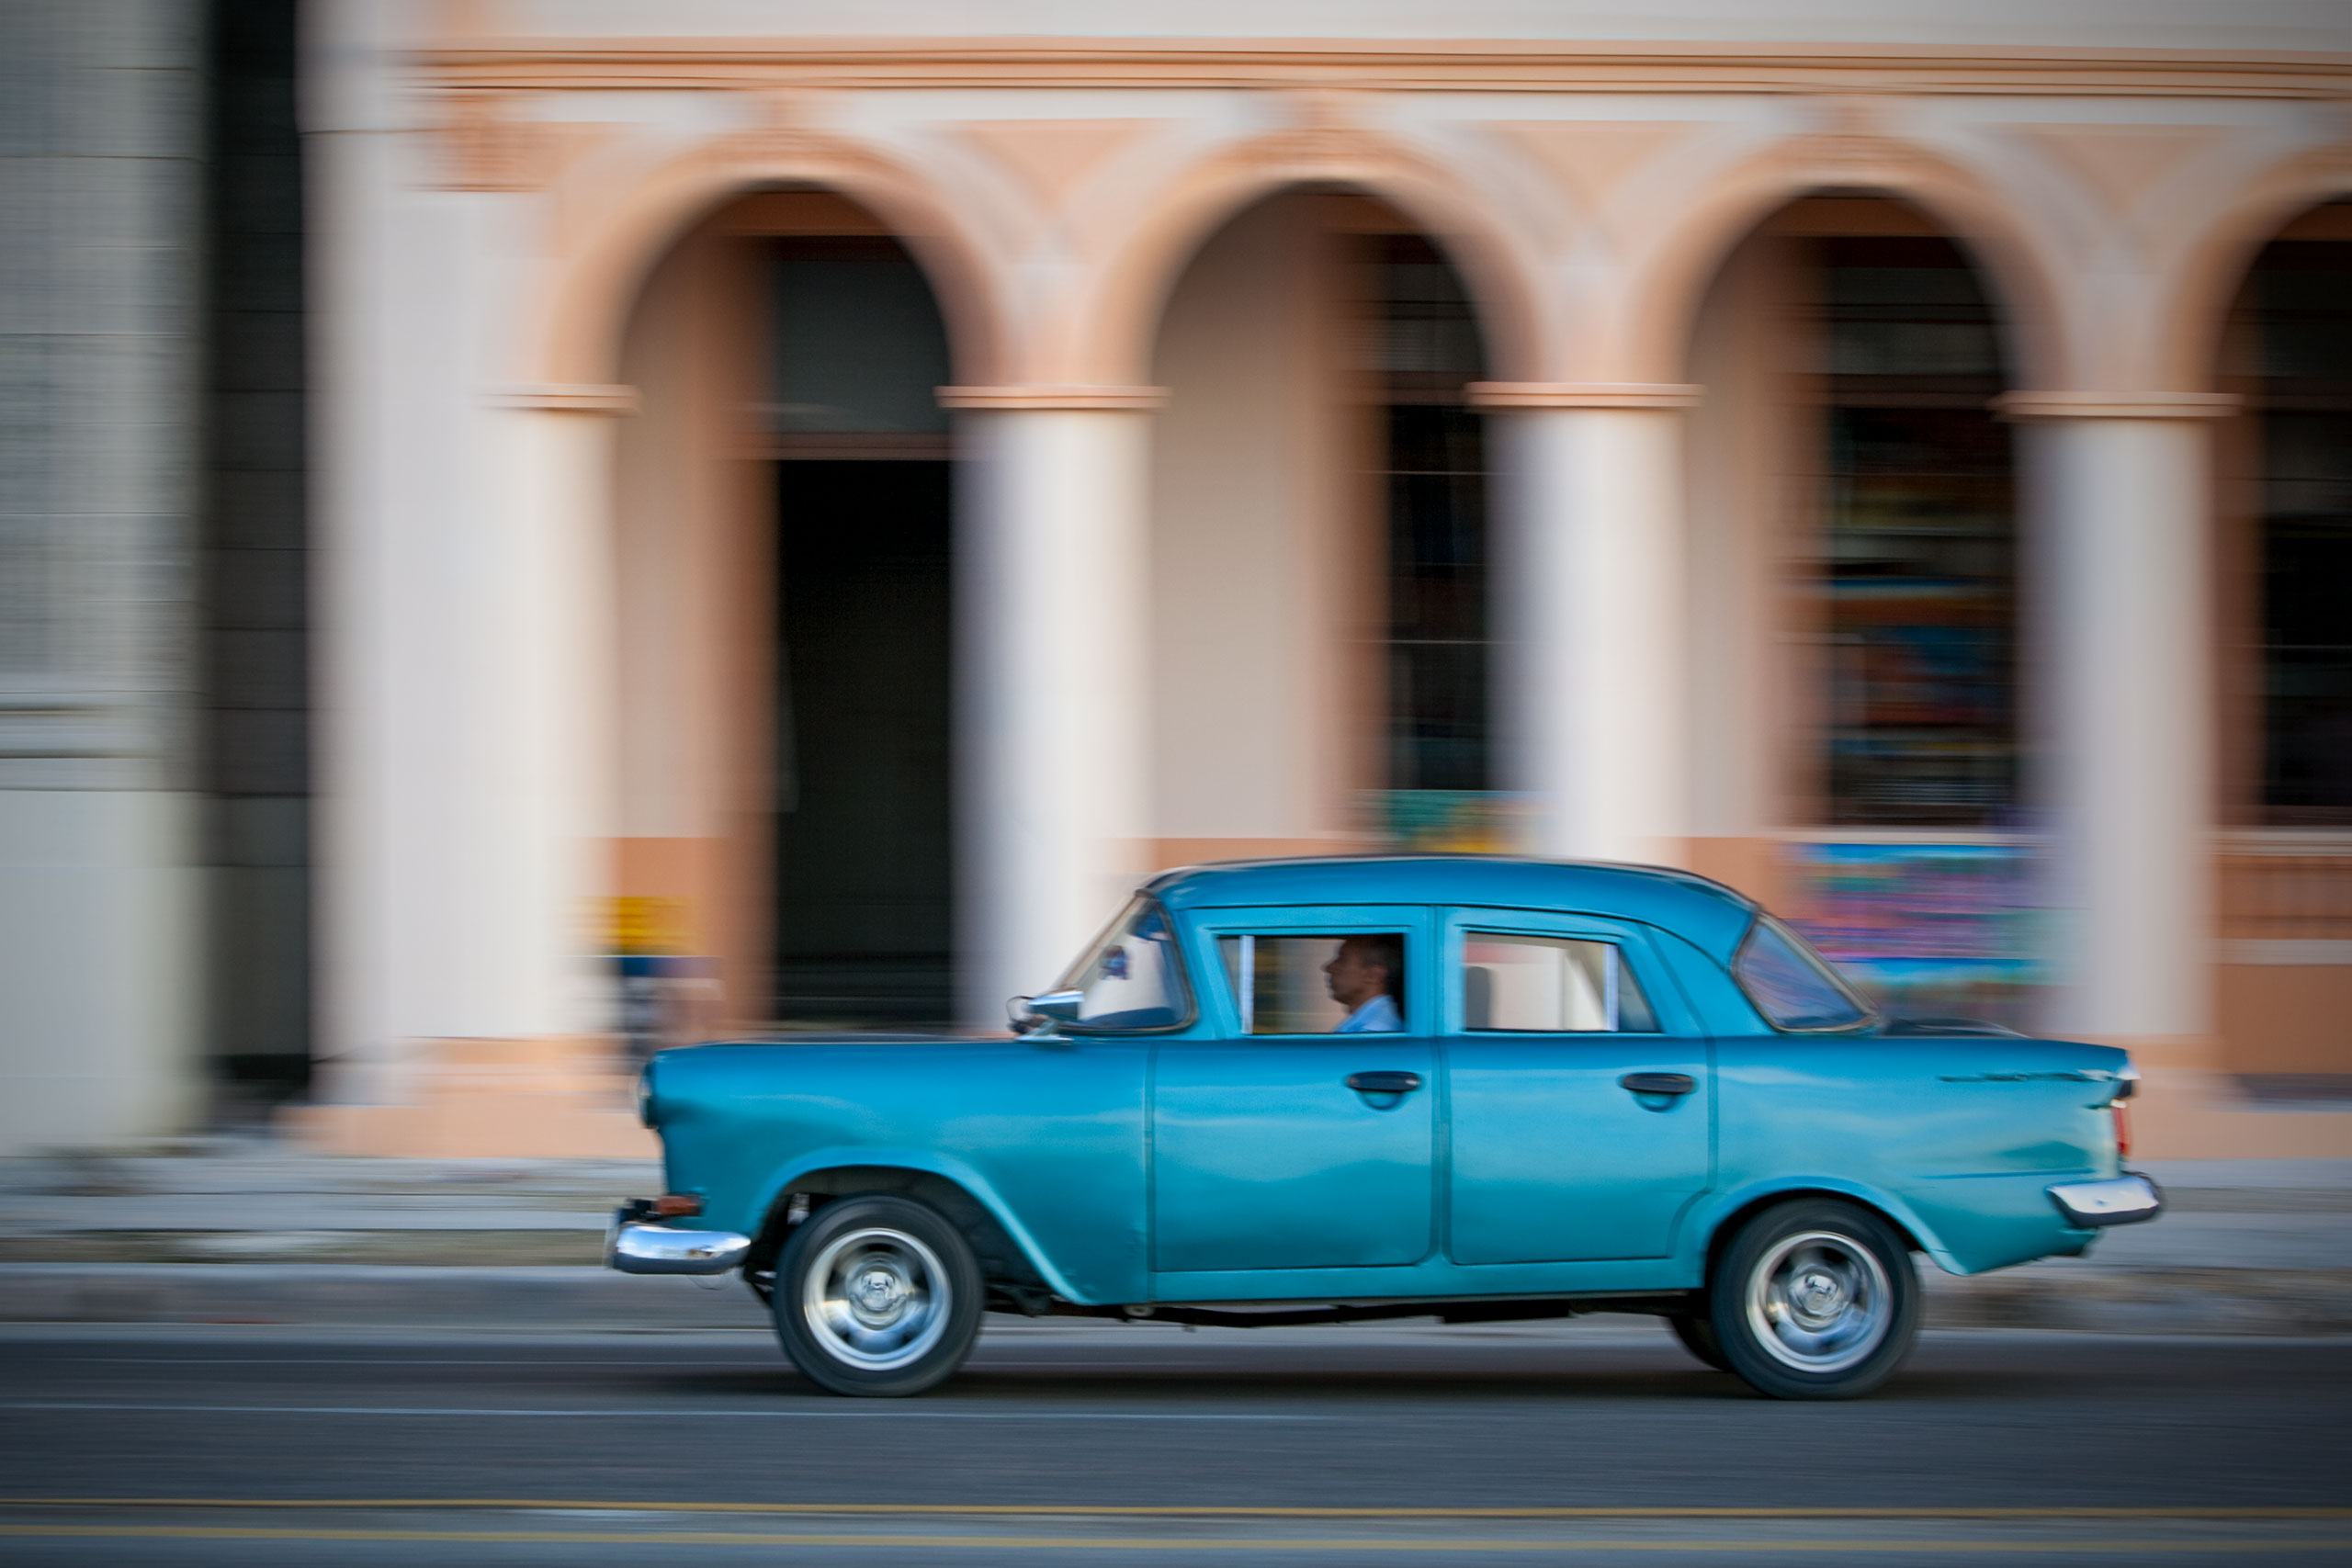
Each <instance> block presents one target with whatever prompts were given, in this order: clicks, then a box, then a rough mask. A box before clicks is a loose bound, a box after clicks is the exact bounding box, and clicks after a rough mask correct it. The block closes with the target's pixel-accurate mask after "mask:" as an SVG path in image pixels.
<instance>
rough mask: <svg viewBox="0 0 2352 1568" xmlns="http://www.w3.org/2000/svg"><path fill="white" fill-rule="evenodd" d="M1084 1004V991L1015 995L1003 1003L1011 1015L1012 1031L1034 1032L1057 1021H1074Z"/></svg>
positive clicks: (1049, 1026)
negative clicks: (1029, 995)
mask: <svg viewBox="0 0 2352 1568" xmlns="http://www.w3.org/2000/svg"><path fill="white" fill-rule="evenodd" d="M1085 1005H1086V993H1085V992H1084V991H1047V992H1046V993H1045V994H1044V995H1043V996H1036V997H1015V998H1012V1000H1011V1001H1009V1002H1007V1003H1005V1004H1004V1010H1005V1011H1006V1012H1008V1013H1010V1014H1011V1015H1012V1032H1013V1033H1015V1034H1035V1032H1037V1031H1039V1030H1041V1029H1048V1028H1051V1027H1052V1026H1053V1025H1055V1024H1057V1023H1076V1022H1077V1021H1078V1010H1079V1009H1080V1008H1082V1007H1084V1006H1085Z"/></svg>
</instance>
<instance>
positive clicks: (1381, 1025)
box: [1331, 991, 1405, 1034]
mask: <svg viewBox="0 0 2352 1568" xmlns="http://www.w3.org/2000/svg"><path fill="white" fill-rule="evenodd" d="M1404 1028H1405V1020H1404V1017H1403V1015H1402V1014H1400V1013H1398V1012H1397V998H1394V997H1392V996H1390V995H1389V994H1388V993H1387V992H1385V991H1383V992H1381V993H1380V995H1378V996H1376V997H1374V998H1372V1000H1370V1001H1368V1002H1366V1003H1364V1004H1363V1006H1362V1007H1360V1008H1358V1009H1356V1010H1355V1011H1353V1012H1351V1013H1350V1014H1348V1021H1346V1022H1345V1023H1342V1024H1341V1025H1340V1027H1339V1028H1337V1029H1335V1030H1333V1031H1331V1032H1332V1033H1334V1034H1397V1033H1401V1032H1403V1030H1404Z"/></svg>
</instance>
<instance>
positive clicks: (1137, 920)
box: [1054, 894, 1193, 1030]
mask: <svg viewBox="0 0 2352 1568" xmlns="http://www.w3.org/2000/svg"><path fill="white" fill-rule="evenodd" d="M1054 989H1056V990H1057V991H1083V992H1084V993H1085V994H1086V1000H1085V1001H1084V1002H1083V1003H1081V1004H1080V1007H1079V1010H1078V1026H1079V1027H1080V1028H1084V1029H1089V1030H1098V1029H1099V1030H1114V1029H1175V1028H1179V1027H1181V1026H1182V1025H1183V1024H1186V1023H1189V1022H1191V1021H1192V1015H1193V1004H1192V997H1191V995H1190V993H1189V992H1187V991H1186V990H1185V988H1184V965H1183V962H1182V960H1181V959H1180V958H1178V957H1177V955H1176V932H1175V930H1174V928H1172V927H1171V926H1170V924H1169V923H1168V915H1167V912H1166V911H1165V910H1163V909H1161V908H1160V907H1159V904H1158V903H1157V902H1156V901H1155V900H1153V899H1150V898H1148V897H1144V896H1143V895H1141V894H1137V895H1136V899H1135V901H1134V902H1133V903H1131V904H1129V905H1128V906H1127V907H1126V908H1125V909H1122V910H1121V911H1119V918H1118V919H1115V920H1113V921H1112V922H1111V926H1110V929H1109V930H1108V931H1104V932H1103V934H1102V936H1101V937H1099V938H1097V939H1096V941H1095V942H1094V945H1093V946H1092V947H1091V948H1089V949H1088V950H1087V953H1086V956H1085V957H1083V958H1080V960H1079V961H1078V962H1077V963H1076V964H1071V965H1070V967H1069V971H1068V973H1066V974H1064V975H1063V976H1062V977H1061V978H1060V979H1059V980H1058V981H1057V982H1055V985H1054Z"/></svg>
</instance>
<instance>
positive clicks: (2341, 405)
mask: <svg viewBox="0 0 2352 1568" xmlns="http://www.w3.org/2000/svg"><path fill="white" fill-rule="evenodd" d="M2247 292H2248V303H2249V306H2250V310H2251V314H2252V318H2253V321H2252V324H2253V326H2254V327H2255V330H2256V343H2257V344H2258V347H2257V353H2258V355H2259V359H2258V361H2257V369H2256V386H2255V396H2254V399H2253V401H2254V403H2255V405H2256V410H2257V411H2258V413H2259V417H2260V420H2261V434H2260V443H2261V462H2262V484H2261V491H2260V496H2261V500H2260V508H2261V524H2260V525H2261V585H2262V587H2261V593H2262V609H2261V621H2260V626H2261V660H2262V694H2263V696H2262V784H2261V791H2262V794H2261V798H2262V818H2263V820H2264V821H2265V822H2267V823H2269V824H2272V825H2274V826H2280V827H2352V591H2347V586H2346V585H2347V584H2352V241H2347V240H2280V241H2277V242H2275V243H2272V244H2270V245H2268V246H2267V247H2266V248H2265V249H2264V250H2263V252H2262V254H2261V256H2260V257H2259V258H2258V259H2257V260H2256V263H2255V266H2254V273H2253V276H2252V278H2251V279H2250V281H2249V287H2248V291H2247Z"/></svg>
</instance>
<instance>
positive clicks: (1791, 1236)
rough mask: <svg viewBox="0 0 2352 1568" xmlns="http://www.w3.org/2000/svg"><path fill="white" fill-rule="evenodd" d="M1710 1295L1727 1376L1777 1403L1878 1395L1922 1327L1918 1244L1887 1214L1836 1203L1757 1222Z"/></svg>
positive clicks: (1799, 1207) (1784, 1209)
mask: <svg viewBox="0 0 2352 1568" xmlns="http://www.w3.org/2000/svg"><path fill="white" fill-rule="evenodd" d="M1708 1296H1709V1303H1708V1304H1709V1311H1708V1317H1709V1318H1710V1320H1711V1321H1712V1323H1713V1327H1714V1337H1715V1339H1716V1342H1717V1344H1718V1345H1719V1347H1720V1348H1721V1350H1722V1353H1723V1357H1724V1361H1725V1362H1726V1363H1727V1364H1728V1370H1729V1371H1733V1372H1735V1373H1736V1374H1738V1376H1739V1377H1740V1378H1741V1379H1742V1380H1743V1381H1745V1382H1747V1384H1748V1386H1750V1387H1751V1388H1754V1389H1755V1390H1757V1391H1758V1393H1766V1394H1770V1395H1771V1396H1772V1397H1773V1398H1775V1399H1851V1398H1853V1397H1855V1396H1856V1395H1858V1394H1864V1393H1869V1392H1871V1390H1872V1389H1874V1388H1876V1387H1878V1385H1879V1384H1881V1383H1883V1382H1885V1381H1886V1380H1887V1378H1888V1376H1889V1375H1890V1374H1892V1373H1893V1372H1894V1369H1895V1368H1897V1367H1899V1366H1901V1365H1902V1364H1903V1359H1904V1358H1905V1356H1908V1355H1909V1354H1910V1353H1911V1345H1912V1341H1913V1340H1914V1339H1915V1338H1916V1337H1917V1335H1918V1331H1919V1280H1918V1276H1917V1273H1916V1272H1914V1270H1913V1269H1912V1267H1911V1253H1910V1248H1909V1247H1908V1246H1907V1245H1906V1244H1905V1240H1904V1238H1903V1236H1902V1235H1900V1234H1899V1233H1898V1232H1897V1231H1896V1230H1895V1229H1894V1226H1893V1225H1890V1224H1887V1223H1886V1221H1884V1220H1883V1219H1881V1218H1880V1217H1879V1216H1878V1215H1876V1214H1874V1213H1871V1212H1870V1211H1869V1210H1867V1209H1864V1208H1861V1207H1860V1206H1859V1205H1857V1204H1853V1203H1848V1202H1842V1201H1838V1200H1836V1199H1800V1200H1798V1201H1793V1202H1788V1203H1782V1204H1781V1205H1779V1206H1778V1207H1775V1208H1771V1209H1767V1210H1765V1211H1764V1212H1763V1213H1760V1214H1758V1215H1757V1216H1756V1217H1755V1218H1754V1219H1752V1220H1750V1221H1748V1223H1747V1225H1746V1226H1744V1227H1743V1228H1742V1229H1741V1230H1740V1232H1739V1234H1738V1235H1736V1236H1735V1237H1734V1238H1733V1239H1732V1243H1731V1246H1730V1247H1728V1248H1726V1249H1725V1250H1724V1254H1723V1256H1722V1258H1720V1259H1719V1260H1718V1261H1717V1263H1716V1266H1715V1272H1714V1277H1713V1280H1711V1281H1710V1282H1709V1286H1708Z"/></svg>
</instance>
